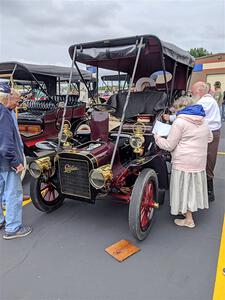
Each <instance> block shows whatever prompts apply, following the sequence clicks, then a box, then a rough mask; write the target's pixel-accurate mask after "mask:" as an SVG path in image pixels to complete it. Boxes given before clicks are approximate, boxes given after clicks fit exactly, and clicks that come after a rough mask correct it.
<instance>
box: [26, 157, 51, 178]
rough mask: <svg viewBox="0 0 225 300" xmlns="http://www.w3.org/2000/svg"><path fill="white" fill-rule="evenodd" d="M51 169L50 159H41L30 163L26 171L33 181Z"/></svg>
mask: <svg viewBox="0 0 225 300" xmlns="http://www.w3.org/2000/svg"><path fill="white" fill-rule="evenodd" d="M51 168H52V163H51V160H50V157H43V158H39V159H37V160H34V161H32V162H31V163H30V164H29V166H28V170H29V172H30V174H31V176H33V177H34V178H35V179H37V178H39V177H40V176H41V174H42V173H43V172H44V171H48V170H50V169H51Z"/></svg>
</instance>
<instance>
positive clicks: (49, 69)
mask: <svg viewBox="0 0 225 300" xmlns="http://www.w3.org/2000/svg"><path fill="white" fill-rule="evenodd" d="M70 70H71V68H69V67H61V66H55V65H37V64H27V63H21V62H17V61H11V62H0V78H3V79H8V78H11V79H13V80H15V81H29V80H30V81H31V82H32V81H33V82H36V83H37V84H38V86H39V87H40V89H41V90H42V91H43V92H44V93H45V94H47V96H48V97H50V96H49V94H51V95H53V94H54V93H55V92H54V90H56V82H57V81H58V82H59V83H60V82H63V81H65V82H66V81H69V77H70ZM80 73H81V75H82V77H83V80H85V81H91V80H92V74H91V72H89V71H85V70H80ZM80 73H79V72H78V71H76V70H74V71H73V74H72V79H71V83H78V82H79V81H80V80H81V79H82V78H81V75H80ZM41 81H42V82H44V83H45V84H46V87H47V93H46V91H45V90H44V89H43V87H42V86H41V84H40V83H39V82H41Z"/></svg>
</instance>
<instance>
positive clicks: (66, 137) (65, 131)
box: [62, 121, 73, 147]
mask: <svg viewBox="0 0 225 300" xmlns="http://www.w3.org/2000/svg"><path fill="white" fill-rule="evenodd" d="M66 122H67V123H65V124H64V125H63V134H62V142H63V147H69V146H70V145H71V144H70V142H69V140H70V139H71V138H72V137H73V133H72V131H71V130H70V129H71V124H70V122H69V121H66Z"/></svg>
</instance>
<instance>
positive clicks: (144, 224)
mask: <svg viewBox="0 0 225 300" xmlns="http://www.w3.org/2000/svg"><path fill="white" fill-rule="evenodd" d="M153 199H154V186H153V183H152V182H148V183H147V184H146V186H145V188H144V192H143V196H142V202H141V209H140V226H141V228H142V230H143V231H145V230H147V228H148V227H149V224H150V222H151V212H152V209H153V208H152V207H151V203H152V201H153Z"/></svg>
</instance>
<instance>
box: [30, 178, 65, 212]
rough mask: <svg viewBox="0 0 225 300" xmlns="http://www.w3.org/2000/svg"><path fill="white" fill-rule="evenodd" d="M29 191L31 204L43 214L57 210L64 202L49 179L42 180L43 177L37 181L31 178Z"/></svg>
mask: <svg viewBox="0 0 225 300" xmlns="http://www.w3.org/2000/svg"><path fill="white" fill-rule="evenodd" d="M30 191H31V192H30V195H31V200H32V203H33V204H34V206H35V207H36V208H37V209H39V210H40V211H43V212H51V211H53V210H55V209H57V208H59V207H60V206H61V205H62V203H63V201H64V197H63V196H62V194H61V192H60V190H59V189H58V187H56V185H55V184H54V183H53V182H52V181H51V180H50V179H47V180H46V179H44V177H43V176H41V177H39V178H37V179H35V178H33V177H32V179H31V184H30Z"/></svg>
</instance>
